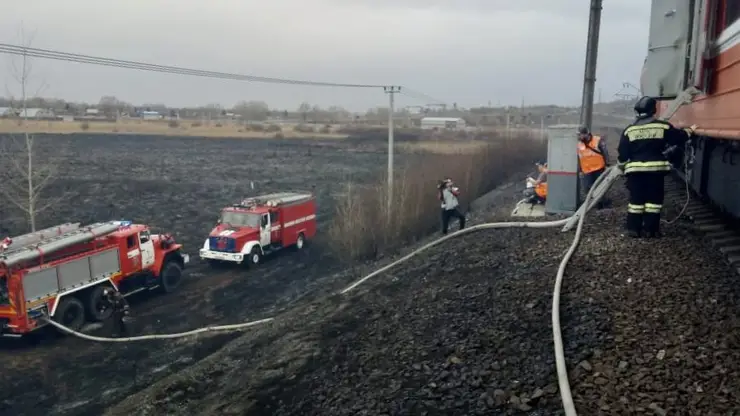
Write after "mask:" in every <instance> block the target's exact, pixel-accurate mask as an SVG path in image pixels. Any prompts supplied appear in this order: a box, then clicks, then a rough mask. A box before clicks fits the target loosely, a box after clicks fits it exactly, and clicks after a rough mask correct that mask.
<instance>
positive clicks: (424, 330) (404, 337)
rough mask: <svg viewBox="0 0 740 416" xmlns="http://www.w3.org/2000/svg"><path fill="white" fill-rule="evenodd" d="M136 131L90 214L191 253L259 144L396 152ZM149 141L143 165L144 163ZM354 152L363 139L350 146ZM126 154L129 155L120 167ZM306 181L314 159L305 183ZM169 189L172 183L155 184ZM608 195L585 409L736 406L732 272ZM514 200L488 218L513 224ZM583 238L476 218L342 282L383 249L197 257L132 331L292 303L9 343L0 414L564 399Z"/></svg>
mask: <svg viewBox="0 0 740 416" xmlns="http://www.w3.org/2000/svg"><path fill="white" fill-rule="evenodd" d="M87 140H89V141H90V143H97V142H96V140H98V139H87ZM137 140H139V138H135V139H134V141H133V142H132V141H130V140H129V139H128V138H127V139H126V141H125V140H121V141H120V143H115V144H113V145H111V146H110V148H111V149H112V150H110V152H111V153H105V152H104V151H102V150H98V153H99V154H98V155H97V156H95V151H89V154H90V156H89V158H88V159H90V160H89V164H92V165H94V166H97V172H98V173H93V172H91V171H89V166H88V164H87V163H84V162H74V163H76V164H77V165H75V166H76V167H75V168H74V169H76V171H77V172H82V173H80V174H78V175H79V176H77V175H73V176H74V177H76V178H80V177H84V178H87V179H86V180H87V181H89V182H87V183H88V184H93V185H94V186H97V187H98V189H99V190H98V191H97V192H92V191H89V192H88V194H86V198H87V199H88V200H89V202H88V203H89V204H91V205H92V206H97V208H95V210H93V209H92V208H90V211H89V212H90V214H89V215H90V218H91V219H97V218H99V217H100V216H103V215H106V216H113V217H125V218H131V217H132V215H133V214H136V215H134V218H132V219H138V215H141V216H142V218H145V219H146V220H147V221H149V222H152V221H158V222H157V223H156V224H155V225H158V226H161V227H162V228H163V229H167V230H168V231H173V232H175V233H176V234H177V235H178V236H180V239H181V240H183V241H185V242H186V244H187V245H188V246H189V247H192V248H193V250H194V249H196V248H197V246H198V245H199V244H200V241H201V239H202V237H201V236H202V235H203V233H205V232H207V231H208V228H209V227H210V224H211V222H212V220H213V217H214V213H215V211H214V210H216V209H218V208H219V207H220V205H222V204H223V203H224V202H229V201H230V200H231V199H233V198H235V197H240V196H242V194H241V193H240V192H239V190H238V189H237V190H234V191H230V189H231V188H229V187H230V186H231V187H235V186H242V187H243V188H242V189H246V188H247V187H248V181H249V180H251V179H250V178H249V177H257V178H264V175H263V174H262V172H264V169H265V168H264V167H259V166H258V165H257V163H258V162H256V161H254V160H264V159H265V155H272V154H273V153H274V152H278V154H280V150H278V149H282V151H284V152H285V154H286V155H291V157H290V160H289V161H286V162H284V163H290V166H289V167H278V169H289V170H283V171H281V176H280V177H281V178H282V177H284V176H285V174H286V173H287V172H293V174H295V175H300V174H301V172H302V171H301V170H300V169H301V168H302V167H301V168H298V169H297V170H296V168H294V166H297V163H298V162H296V161H299V160H302V161H303V163H304V164H309V163H313V162H312V158H313V157H314V155H316V154H317V153H319V154H325V156H323V157H325V158H326V159H317V163H318V164H319V166H320V165H321V164H323V165H328V163H327V159H329V158H335V159H332V160H337V163H336V164H335V165H333V166H334V167H331V168H330V169H333V170H336V171H340V172H358V171H359V170H361V169H364V172H366V173H367V172H371V171H372V167H371V165H374V167H375V168H378V167H380V168H382V166H383V163H384V155H383V153H382V150H380V149H379V148H378V149H376V150H374V149H373V148H372V146H370V147H368V148H366V149H364V150H362V149H361V150H352V151H349V150H347V149H346V148H342V147H341V145H338V144H334V148H333V149H332V148H330V147H322V148H311V149H312V150H311V153H312V154H311V155H310V156H309V155H308V150H306V147H301V146H305V145H303V144H292V143H283V144H281V145H282V146H285V147H283V148H275V147H272V148H271V147H268V146H269V144H267V143H228V144H226V143H222V142H220V141H218V142H214V143H211V142H210V141H209V142H208V143H206V144H203V143H202V142H197V141H194V140H193V139H185V140H178V139H170V140H172V141H168V140H162V143H164V144H153V143H148V142H146V141H144V142H138V141H137ZM142 140H143V139H142ZM132 143H133V144H132ZM136 143H139V145H138V147H139V148H138V149H136V147H137V145H136ZM194 143H201V144H199V145H198V144H194ZM106 145H107V144H106ZM78 146H79V149H90V148H93V149H94V148H95V146H91V145H90V144H87V145H85V146H82V145H78ZM99 146H100V147H103V145H102V144H100V145H99ZM194 146H202V148H200V151H196V150H198V148H195V147H194ZM208 146H216V148H209V147H208ZM231 146H236V149H239V150H238V151H236V150H235V147H231ZM241 146H243V147H241ZM261 146H264V147H261ZM337 146H338V148H337ZM172 149H177V150H172ZM260 149H263V150H260ZM354 149H357V147H354ZM238 152H243V153H242V154H237V153H238ZM260 152H262V154H263V156H262V157H261V158H260V157H259V156H258V155H259V154H260ZM291 152H292V153H291ZM322 152H326V153H322ZM115 153H118V155H116V154H115ZM142 153H146V154H148V155H149V156H147V157H150V161H149V162H143V161H140V160H139V159H140V158H141V154H142ZM163 153H166V154H167V155H168V156H163ZM72 154H76V153H75V152H73V153H72ZM102 154H105V155H107V156H102ZM204 154H211V155H212V156H211V157H209V158H206V157H205V156H203V155H204ZM350 154H352V155H355V154H358V155H357V156H356V158H354V156H353V158H352V159H351V158H350V157H349V156H348V155H350ZM186 155H191V156H190V157H191V158H194V157H196V156H193V155H198V156H197V158H200V159H198V160H195V161H194V162H192V164H193V167H192V169H191V170H188V169H187V168H184V167H181V166H182V164H181V162H177V163H176V162H174V161H179V160H190V159H188V158H187V157H186ZM165 157H166V158H169V159H167V160H171V161H172V162H169V164H170V166H172V165H179V166H180V167H178V168H174V167H173V168H171V169H170V170H167V169H163V168H157V169H161V170H158V171H157V174H152V173H150V170H149V169H148V167H149V166H152V165H156V164H157V163H158V162H160V164H161V161H162V160H164V158H165ZM240 158H248V159H247V160H250V161H252V162H251V163H253V164H254V167H253V168H252V167H250V166H248V164H247V163H242V166H243V167H242V168H241V169H244V170H243V171H242V172H244V173H242V174H241V176H247V178H246V179H243V180H242V181H241V182H237V184H236V185H235V184H233V183H232V184H229V183H226V184H224V181H228V179H226V178H229V177H234V175H231V176H230V175H228V174H225V173H224V170H228V168H229V167H228V166H224V165H226V164H227V163H222V164H219V163H218V161H226V162H228V163H231V164H234V163H236V161H240V160H242V159H240ZM286 158H287V156H286ZM88 159H86V160H88ZM120 160H129V161H130V162H129V163H130V164H131V165H132V166H133V167H134V168H133V169H130V168H126V169H128V170H125V169H124V168H123V167H122V164H121V163H120ZM114 161H117V163H118V165H117V167H116V169H119V172H124V171H126V172H129V176H126V177H127V178H129V177H131V176H132V175H131V174H130V172H131V171H133V172H137V174H138V175H139V176H138V178H140V179H126V180H122V179H121V178H120V177H119V176H120V175H110V176H112V180H114V181H115V180H117V181H118V182H117V183H118V184H119V186H118V188H116V189H119V191H118V192H122V193H124V192H125V191H120V189H128V192H129V193H130V192H131V189H144V190H147V191H146V192H143V193H141V192H142V191H140V190H139V191H136V192H138V193H141V195H142V196H141V197H140V198H138V199H137V198H135V197H134V196H132V195H130V194H128V196H127V197H121V196H119V194H115V193H114V191H113V189H114V188H109V187H106V186H107V185H106V183H107V182H105V181H103V180H102V179H100V178H101V177H96V175H104V174H105V172H106V171H105V169H107V168H108V166H109V165H110V164H112V163H113V162H114ZM358 161H359V162H358ZM240 163H241V162H240ZM362 163H366V165H365V166H367V167H366V168H363V167H362V165H361V164H362ZM161 165H162V166H165V164H161ZM209 166H212V169H211V168H210V167H209ZM268 166H271V165H269V164H268ZM250 169H254V170H250ZM325 169H327V168H326V167H315V168H314V167H311V168H309V169H308V170H309V171H316V172H319V173H321V172H322V171H326V170H325ZM304 171H305V170H304ZM168 172H172V173H168ZM246 172H252V173H250V174H247V173H246ZM175 173H177V174H178V175H179V176H176V175H175ZM164 175H167V177H166V179H167V182H165V177H164ZM106 177H107V176H106ZM133 177H134V178H137V176H133ZM277 177H278V176H276V178H277ZM177 178H179V179H177ZM322 179H323V182H322V181H321V180H319V179H317V180H316V181H317V192H318V193H319V194H320V195H321V192H326V193H325V194H324V195H328V193H330V192H332V191H330V190H329V191H322V190H321V189H322V186H321V183H324V182H329V181H333V182H334V183H337V182H338V181H341V179H329V178H322ZM77 180H81V179H77ZM178 180H179V181H181V182H177V181H178ZM276 180H277V179H276ZM96 181H97V182H96ZM305 181H306V176H305V175H304V177H303V182H301V184H303V183H305ZM154 183H157V184H159V185H157V186H159V187H158V188H156V187H155V185H154ZM201 183H207V184H209V186H210V184H213V189H210V188H208V187H204V186H199V185H198V184H201ZM126 184H127V185H126ZM81 185H85V184H84V183H81V182H76V184H75V186H76V187H79V186H81ZM124 185H125V186H127V187H128V188H124ZM324 186H325V187H326V188H327V189H328V188H329V187H330V186H332V185H329V184H327V185H324ZM300 187H305V186H300ZM100 190H103V191H104V192H105V193H104V194H101V193H100ZM163 192H167V193H166V194H167V195H169V196H170V197H169V198H170V199H167V198H164V199H162V198H157V197H156V196H155V195H156V194H159V193H163ZM517 192H518V189H516V187H512V188H508V189H504V190H502V192H500V193H499V195H498V197H497V199H496V200H495V201H493V202H494V204H495V205H498V206H502V207H505V208H504V211H503V212H504V213H506V212H507V211H508V210H509V209H510V208H511V206H512V203H513V200H514V198H515V197H516V193H517ZM138 193H137V195H139V194H138ZM614 193H615V195H614V199H615V209H614V210H605V211H602V212H598V213H595V214H594V215H592V216H591V217H590V219H589V221H588V225H587V227H586V230H585V235H584V239H583V241H582V244H581V247H580V249H579V251H578V253H577V255H576V256H575V258H574V259H573V261H572V263H571V266H570V267H569V272H568V275H567V276H566V280H565V284H564V287H563V299H562V302H563V304H562V309H561V313H562V321H563V325H564V338H565V342H566V345H565V349H566V351H565V353H566V357H567V359H568V366H569V369H570V375H571V380H572V388H573V391H574V396H575V400H576V404H577V406H578V409H579V411H580V412H581V414H588V415H597V414H614V415H626V414H657V415H661V414H665V412H668V413H669V414H700V413H701V414H729V413H728V412H730V411H732V410H734V409H737V408H740V396H738V392H739V391H740V385H738V380H740V353H739V352H738V351H740V339H738V334H740V311H739V310H738V309H737V305H738V304H740V302H739V301H740V285H738V283H737V278H736V276H735V275H734V274H733V273H732V271H731V270H729V269H728V268H727V267H725V266H724V265H723V263H722V259H721V257H720V256H719V255H718V253H716V252H714V251H713V250H712V249H711V248H709V247H707V245H706V244H705V243H704V242H703V241H702V240H701V237H700V236H699V235H698V234H696V233H695V232H694V231H692V230H691V229H690V228H689V227H687V226H686V224H684V223H681V222H679V223H676V224H675V225H672V226H670V227H667V228H666V229H665V231H666V238H665V239H664V240H661V241H659V242H657V243H655V244H652V245H651V244H648V243H647V242H646V241H633V240H626V239H623V238H621V237H620V236H619V231H620V229H619V228H620V226H621V222H622V218H623V209H624V205H625V201H624V189H623V188H622V187H621V186H618V187H617V188H615V190H614ZM124 194H125V193H124ZM218 198H222V199H221V200H219V199H218ZM120 199H123V200H120ZM80 201H83V199H80ZM100 201H102V203H101V202H100ZM142 201H147V202H142ZM94 204H98V205H94ZM144 204H147V205H144ZM80 205H82V208H83V209H87V208H86V207H85V206H84V204H83V203H82V202H81V203H80ZM162 205H169V207H168V209H160V207H162ZM672 208H674V209H675V207H672ZM178 209H179V210H182V212H177V210H178ZM324 209H325V208H324ZM105 210H107V211H105ZM96 212H98V214H95V213H96ZM139 212H141V214H137V213H139ZM172 212H176V214H175V215H172V214H170V213H172ZM324 212H329V211H324ZM501 214H502V213H501V212H498V213H496V214H493V215H494V216H496V215H498V218H500V219H503V220H506V221H508V220H510V218H508V217H507V216H505V215H501ZM671 214H675V210H674V211H673V212H671V213H669V215H671ZM55 215H59V218H63V216H65V215H70V213H69V212H68V213H58V214H57V213H55ZM196 218H200V219H199V220H197V219H196ZM64 219H67V218H64ZM81 219H82V220H85V218H81ZM480 220H482V218H481V217H477V218H476V221H480ZM570 238H571V235H565V234H560V233H558V232H557V231H554V230H498V231H487V232H480V233H477V234H472V235H469V236H466V237H463V238H460V239H458V240H452V241H450V242H448V243H446V244H443V245H441V246H439V247H438V248H435V249H432V250H430V251H428V252H426V253H424V254H423V255H421V256H419V257H417V258H414V259H413V260H412V261H409V262H408V263H406V264H404V265H402V266H401V267H399V268H397V269H394V270H393V271H391V272H389V273H387V274H385V275H383V276H379V277H377V278H376V279H374V280H371V281H370V282H369V283H368V284H367V285H366V286H363V287H361V288H360V289H358V292H357V293H354V294H351V295H349V296H339V295H332V293H334V292H336V290H338V289H341V288H342V287H343V286H344V285H346V284H347V283H349V282H351V281H352V280H353V279H354V278H357V277H360V276H362V275H363V274H364V273H365V272H368V271H371V270H373V269H374V268H375V267H377V265H367V266H366V267H358V268H356V269H354V270H348V271H343V272H339V267H336V269H335V270H336V273H332V272H333V271H335V270H332V268H331V267H328V268H327V266H326V264H327V262H326V261H325V260H324V259H322V257H321V256H320V255H319V254H320V253H318V250H317V247H314V248H313V249H314V251H313V252H312V253H307V256H306V258H301V257H297V256H291V255H288V256H285V257H282V258H280V259H279V260H275V261H274V264H273V265H270V266H267V267H265V268H263V270H262V271H261V272H260V273H259V274H257V275H250V274H249V272H233V271H219V272H217V273H212V274H211V273H209V274H208V275H206V273H205V269H201V268H199V267H200V266H195V267H194V270H193V271H192V273H190V274H189V276H190V278H189V280H188V281H187V283H186V284H185V286H184V287H183V288H182V289H183V290H181V292H180V293H179V294H178V296H161V297H153V298H145V299H142V300H140V301H138V302H139V303H138V305H137V304H136V303H135V304H134V311H135V312H136V314H137V318H138V321H137V325H139V328H138V330H140V331H142V332H148V331H153V332H155V331H156V332H161V331H167V332H173V331H177V330H180V329H190V328H193V327H196V326H201V325H203V324H204V323H215V322H226V321H228V322H234V321H237V320H246V319H258V318H260V317H263V316H268V315H273V314H275V313H279V314H280V318H279V319H278V320H277V321H276V322H275V323H274V324H271V325H268V326H265V327H258V328H254V329H253V330H251V331H248V332H247V333H245V334H242V335H237V334H230V335H217V336H204V337H201V338H198V339H196V340H181V341H161V342H147V343H141V344H127V345H116V344H113V345H108V344H90V343H87V342H84V341H79V340H75V339H63V340H57V341H54V342H49V343H46V344H43V345H39V346H37V347H36V348H33V349H16V350H5V351H2V359H3V369H4V371H3V372H2V373H1V374H2V375H1V376H0V377H2V378H0V383H2V387H3V390H2V391H3V393H2V394H3V395H4V397H0V413H8V414H28V415H32V414H49V413H52V414H98V413H102V412H103V411H106V412H107V414H111V415H127V416H128V415H132V414H141V415H160V414H183V415H186V414H187V415H190V414H249V415H255V416H256V415H266V414H271V415H272V414H274V415H301V416H303V415H322V416H323V415H344V414H347V415H349V414H367V415H375V414H428V415H449V414H461V415H462V414H464V415H467V414H534V415H551V414H559V413H560V402H559V394H558V391H557V383H556V379H555V367H554V357H553V354H552V334H551V327H550V302H551V290H552V279H553V277H554V275H555V271H556V269H557V266H558V262H559V260H560V257H561V256H562V254H563V253H564V251H565V249H566V248H567V245H568V244H569V242H570ZM329 264H331V263H329ZM273 266H274V267H273ZM250 276H251V277H250ZM322 295H324V296H322Z"/></svg>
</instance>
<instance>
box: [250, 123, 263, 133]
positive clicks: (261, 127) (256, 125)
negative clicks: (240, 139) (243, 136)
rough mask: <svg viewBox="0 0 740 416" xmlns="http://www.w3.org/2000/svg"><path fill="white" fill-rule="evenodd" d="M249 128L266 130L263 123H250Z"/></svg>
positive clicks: (258, 130)
mask: <svg viewBox="0 0 740 416" xmlns="http://www.w3.org/2000/svg"><path fill="white" fill-rule="evenodd" d="M249 130H250V131H255V132H262V131H265V126H263V125H262V124H249Z"/></svg>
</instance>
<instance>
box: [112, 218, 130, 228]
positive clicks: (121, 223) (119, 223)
mask: <svg viewBox="0 0 740 416" xmlns="http://www.w3.org/2000/svg"><path fill="white" fill-rule="evenodd" d="M113 223H114V224H117V225H118V226H119V227H130V226H131V224H133V221H124V220H121V221H113Z"/></svg>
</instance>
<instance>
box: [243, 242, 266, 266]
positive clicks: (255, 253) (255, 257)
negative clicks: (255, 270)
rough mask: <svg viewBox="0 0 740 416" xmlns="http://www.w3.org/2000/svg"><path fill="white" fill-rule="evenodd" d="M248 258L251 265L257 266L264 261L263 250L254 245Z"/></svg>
mask: <svg viewBox="0 0 740 416" xmlns="http://www.w3.org/2000/svg"><path fill="white" fill-rule="evenodd" d="M246 260H247V261H248V263H247V264H248V265H249V267H257V266H259V265H260V263H262V250H260V248H259V246H254V247H252V250H251V251H250V252H249V259H246Z"/></svg>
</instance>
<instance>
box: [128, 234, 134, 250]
mask: <svg viewBox="0 0 740 416" xmlns="http://www.w3.org/2000/svg"><path fill="white" fill-rule="evenodd" d="M135 246H136V236H135V235H130V236H128V238H127V239H126V247H128V248H134V247H135Z"/></svg>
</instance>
